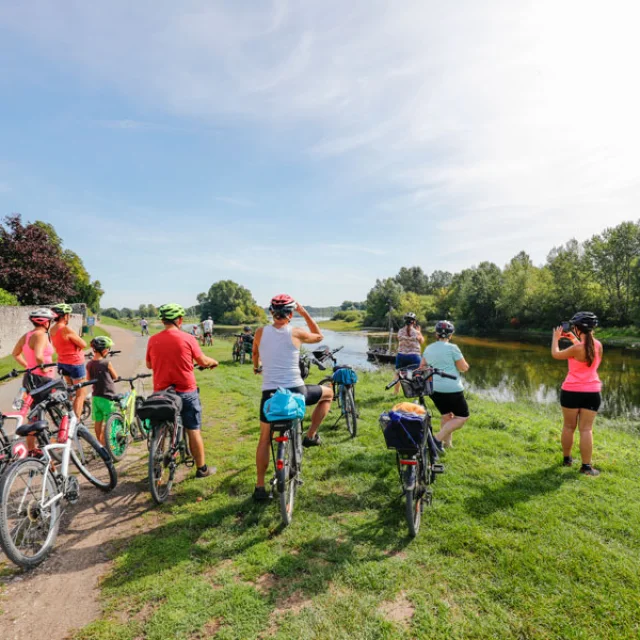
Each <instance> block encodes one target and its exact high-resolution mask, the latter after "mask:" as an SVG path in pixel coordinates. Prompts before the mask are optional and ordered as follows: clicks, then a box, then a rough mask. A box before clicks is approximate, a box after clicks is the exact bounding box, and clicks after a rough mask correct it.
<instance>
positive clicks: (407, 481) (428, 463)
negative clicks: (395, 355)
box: [380, 367, 455, 538]
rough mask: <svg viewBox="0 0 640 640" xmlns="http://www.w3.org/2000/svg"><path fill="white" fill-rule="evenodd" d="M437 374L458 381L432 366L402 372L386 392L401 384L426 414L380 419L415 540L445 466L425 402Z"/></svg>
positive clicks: (406, 369) (399, 415) (397, 415)
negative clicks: (392, 452) (437, 477)
mask: <svg viewBox="0 0 640 640" xmlns="http://www.w3.org/2000/svg"><path fill="white" fill-rule="evenodd" d="M434 375H439V376H441V377H443V378H452V379H455V376H452V375H450V374H448V373H445V372H444V371H441V370H440V369H434V368H432V367H427V368H426V369H417V368H415V367H407V368H404V369H399V370H398V371H397V377H396V379H395V380H394V381H393V382H390V383H389V384H388V385H386V386H385V389H386V390H389V389H391V388H392V387H394V386H395V385H396V384H397V383H398V382H399V383H400V385H401V386H402V391H403V393H404V395H405V397H407V398H418V403H419V405H420V406H421V407H422V408H423V409H424V414H417V413H415V414H414V413H411V414H399V413H394V412H393V411H392V412H390V413H383V414H382V415H381V416H380V427H381V428H382V432H383V435H384V438H385V442H386V444H387V448H388V449H395V450H396V465H397V468H398V475H399V476H400V484H401V485H402V494H403V495H404V497H405V517H406V519H407V524H408V525H409V534H410V535H411V537H412V538H415V536H416V535H417V534H418V531H419V529H420V524H421V522H422V513H423V511H424V507H425V505H427V506H430V505H431V504H432V502H433V490H432V488H431V486H432V484H433V483H434V482H435V479H436V475H437V474H439V473H444V465H443V464H441V463H438V462H437V460H438V450H437V448H436V445H435V442H434V439H433V431H432V427H431V413H430V412H429V410H428V408H427V405H426V403H425V399H424V398H425V396H428V395H431V393H432V391H433V386H432V378H433V376H434ZM392 414H393V415H392Z"/></svg>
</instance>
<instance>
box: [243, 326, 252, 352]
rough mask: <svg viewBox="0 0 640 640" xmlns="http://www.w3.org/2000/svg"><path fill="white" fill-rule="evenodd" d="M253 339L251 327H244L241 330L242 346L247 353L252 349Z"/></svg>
mask: <svg viewBox="0 0 640 640" xmlns="http://www.w3.org/2000/svg"><path fill="white" fill-rule="evenodd" d="M253 340H254V338H253V331H251V327H245V328H244V329H243V330H242V346H243V347H244V348H245V350H246V351H247V352H249V353H250V352H251V351H252V350H253Z"/></svg>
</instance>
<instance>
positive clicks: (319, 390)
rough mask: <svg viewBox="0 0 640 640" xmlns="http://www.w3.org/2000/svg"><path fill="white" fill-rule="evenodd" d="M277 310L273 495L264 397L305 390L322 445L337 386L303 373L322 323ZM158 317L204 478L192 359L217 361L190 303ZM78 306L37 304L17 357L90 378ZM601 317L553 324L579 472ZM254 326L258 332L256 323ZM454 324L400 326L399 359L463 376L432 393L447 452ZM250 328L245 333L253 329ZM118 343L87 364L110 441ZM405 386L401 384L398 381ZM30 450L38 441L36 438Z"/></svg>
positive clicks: (260, 486) (458, 364)
mask: <svg viewBox="0 0 640 640" xmlns="http://www.w3.org/2000/svg"><path fill="white" fill-rule="evenodd" d="M269 310H270V313H271V316H272V320H273V322H272V324H268V325H266V326H263V327H261V328H259V329H258V330H257V331H256V334H255V336H252V339H253V348H252V360H253V367H254V369H253V370H254V373H255V374H256V375H262V377H263V379H262V397H261V402H260V410H259V420H260V436H259V439H258V445H257V450H256V472H257V480H256V485H255V489H254V493H253V498H254V499H255V500H256V501H266V500H269V499H270V498H271V494H270V493H269V492H268V491H267V489H266V488H265V475H266V471H267V468H268V466H269V455H270V426H269V423H268V421H267V418H266V416H265V413H264V406H265V403H266V401H267V400H268V399H269V398H270V397H271V396H272V395H273V394H274V393H275V391H276V390H277V389H278V388H284V389H288V390H290V391H292V392H295V393H299V394H301V395H303V396H304V399H305V403H306V405H307V406H314V405H315V408H314V410H313V413H312V415H311V421H310V425H309V429H308V431H307V433H306V434H305V435H304V439H303V442H302V444H303V446H304V447H316V446H319V445H320V444H321V439H320V437H319V435H318V430H319V427H320V425H321V424H322V422H323V420H324V419H325V417H326V416H327V414H328V412H329V410H330V408H331V402H332V400H333V391H332V389H331V387H328V386H320V385H305V383H304V380H303V379H302V376H301V372H300V366H299V360H300V348H301V346H302V345H303V344H317V343H320V342H321V341H322V340H323V335H322V331H321V330H320V328H319V326H318V324H317V323H316V322H315V320H314V319H313V318H312V317H311V315H310V314H309V313H308V311H307V310H306V309H305V308H304V307H303V306H302V305H300V304H299V303H297V302H296V301H295V300H294V299H293V298H292V297H291V296H289V295H286V294H281V295H278V296H276V297H274V298H273V299H272V300H271V303H270V306H269ZM158 311H159V318H160V321H161V322H162V324H163V330H162V331H160V332H159V333H157V334H155V335H153V336H151V337H150V338H149V341H148V343H147V351H146V358H145V360H146V366H147V367H148V368H149V369H151V370H152V372H153V388H154V391H161V390H164V389H167V388H168V387H173V388H174V389H175V391H176V393H177V394H178V395H179V396H180V397H181V399H182V411H181V417H182V422H183V425H184V427H185V430H186V433H187V436H188V440H189V447H190V450H191V452H192V454H193V457H194V459H195V464H196V477H197V478H206V477H208V476H210V475H212V474H213V473H215V472H216V468H215V467H213V466H208V465H207V463H206V457H205V447H204V443H203V440H202V435H201V426H202V405H201V402H200V397H199V391H198V386H197V383H196V378H195V374H194V365H198V366H200V367H202V368H214V367H217V366H218V362H217V361H216V360H214V359H213V358H210V357H208V356H206V355H205V354H204V353H203V352H202V349H201V346H200V343H199V341H198V339H197V337H196V336H195V335H193V334H190V333H187V332H185V331H183V330H182V326H183V320H184V317H185V315H186V312H185V309H184V308H183V307H182V306H180V305H178V304H174V303H170V304H165V305H163V306H161V307H160V308H159V310H158ZM71 313H72V308H71V306H70V305H68V304H64V303H61V304H57V305H55V306H53V307H51V308H49V309H47V308H42V309H37V310H36V311H32V312H31V313H30V314H29V320H30V321H31V323H32V325H33V329H32V330H30V331H28V332H27V333H25V334H24V335H23V336H22V337H21V338H20V339H19V340H18V342H17V343H16V345H15V348H14V350H13V357H14V358H15V360H16V361H17V362H18V363H19V364H20V365H21V366H22V367H24V368H32V367H38V366H41V365H44V364H49V363H51V362H52V360H53V354H54V351H55V353H56V354H57V357H58V360H57V364H58V370H59V373H60V374H61V375H62V376H63V377H64V379H65V381H66V382H67V383H68V384H76V383H78V382H82V381H84V380H86V379H87V377H86V376H87V371H86V367H85V353H84V350H85V349H86V347H87V344H86V343H85V341H84V340H83V339H82V338H81V337H80V336H78V334H77V333H76V332H75V331H74V330H73V329H72V328H71V327H70V326H69V323H70V319H71ZM294 313H298V314H299V315H300V316H301V317H302V318H303V319H304V321H305V323H306V327H295V326H292V324H291V321H292V319H293V315H294ZM210 320H211V319H210V318H208V319H207V320H205V321H204V322H203V327H204V329H205V331H208V330H210V331H211V332H213V321H212V320H211V322H210V323H209V322H208V321H210ZM597 325H598V319H597V318H596V317H595V315H594V314H592V313H589V312H579V313H577V314H576V315H575V316H574V317H573V318H572V319H571V321H569V322H568V323H564V326H560V327H557V328H556V329H554V332H553V340H552V347H551V353H552V356H553V357H554V358H556V359H560V360H567V361H568V364H569V373H568V375H567V378H566V380H565V382H564V383H563V385H562V392H561V405H562V411H563V417H564V426H563V431H562V448H563V452H564V460H563V463H564V464H565V465H566V466H571V464H572V463H573V460H572V457H571V450H572V446H573V438H574V433H575V430H576V428H579V433H580V453H581V457H582V466H581V468H580V472H581V473H584V474H586V475H591V476H596V475H598V474H599V471H598V470H596V469H594V468H593V466H592V464H591V456H592V450H593V436H592V427H593V422H594V420H595V417H596V415H597V411H598V408H599V406H600V390H601V383H600V379H599V377H598V373H597V371H598V366H599V364H600V362H601V359H602V345H601V343H600V342H599V341H598V340H595V339H594V338H593V333H592V332H593V329H594V328H595V327H596V326H597ZM245 329H249V331H248V335H251V331H250V328H248V327H247V328H245ZM454 331H455V328H454V326H453V324H452V323H451V322H449V321H447V320H442V321H440V322H438V323H437V324H436V326H435V335H436V341H435V342H433V343H432V344H430V345H429V346H427V347H426V349H424V350H423V349H422V347H423V345H424V343H425V339H424V336H423V335H422V332H421V330H420V326H419V325H418V323H417V319H416V316H415V315H414V314H413V313H409V314H407V315H406V316H405V318H404V326H403V327H402V328H401V329H400V330H399V332H398V343H399V350H398V354H397V358H396V368H397V369H401V368H406V367H414V368H424V367H426V366H430V367H435V368H438V369H440V370H442V371H444V372H446V373H449V374H451V375H454V376H455V380H450V379H446V378H440V377H437V376H436V377H434V378H435V379H434V380H433V394H432V396H431V397H432V399H433V402H434V404H435V406H436V408H437V409H438V411H439V413H440V415H441V426H440V430H439V432H438V433H437V434H436V438H435V444H436V447H437V448H438V449H439V450H440V451H441V452H442V451H444V449H445V448H449V447H452V446H453V443H452V435H453V432H454V431H456V430H458V429H460V428H461V427H462V426H463V425H464V424H465V422H466V421H467V420H468V419H469V408H468V405H467V401H466V399H465V396H464V390H463V384H462V380H461V377H460V374H461V373H464V372H465V371H467V370H468V369H469V364H468V363H467V361H466V360H465V358H464V356H463V355H462V352H461V351H460V349H459V347H458V346H457V345H455V344H453V343H452V342H451V338H452V336H453V334H454ZM245 333H247V332H246V331H245ZM562 338H566V339H569V340H570V341H571V342H572V346H571V347H569V348H568V349H565V350H561V349H560V348H559V341H560V340H561V339H562ZM112 346H113V342H112V340H111V339H110V338H108V337H106V336H97V337H95V338H93V339H92V341H91V347H92V349H93V359H92V361H91V363H90V364H89V373H90V377H91V379H96V380H98V383H97V384H96V385H95V388H94V392H93V400H92V414H93V419H94V421H95V429H96V436H97V437H98V439H99V440H100V441H101V442H102V443H104V432H103V431H104V430H103V424H104V422H105V420H106V419H107V417H108V414H109V412H110V411H111V410H112V402H113V398H115V395H116V394H115V388H114V386H113V383H114V382H115V381H117V379H118V376H117V373H116V371H115V369H114V368H113V365H112V364H111V361H110V359H108V358H107V356H108V353H109V350H110V349H111V347H112ZM53 375H54V372H53V369H52V368H45V369H36V371H35V372H34V376H35V377H36V379H40V378H42V380H41V382H42V383H44V382H48V381H49V380H50V378H51V377H52V376H53ZM83 391H84V389H79V390H78V392H77V394H76V397H75V399H74V411H75V412H76V414H77V415H81V413H82V406H83V403H84V400H85V394H84V393H83ZM396 392H397V390H396ZM27 446H28V447H30V448H31V449H32V448H33V446H35V445H34V443H33V442H28V443H27Z"/></svg>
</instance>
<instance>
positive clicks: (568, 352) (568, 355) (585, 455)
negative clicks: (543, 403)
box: [551, 311, 602, 476]
mask: <svg viewBox="0 0 640 640" xmlns="http://www.w3.org/2000/svg"><path fill="white" fill-rule="evenodd" d="M569 325H570V327H569V328H570V331H565V329H564V328H563V327H562V326H560V327H556V328H555V329H554V331H553V339H552V341H551V356H552V357H553V358H555V359H556V360H568V364H569V373H567V377H566V378H565V380H564V382H563V383H562V389H561V391H560V405H561V406H562V415H563V417H564V427H563V429H562V451H563V455H564V463H563V464H564V466H565V467H570V466H571V465H572V464H573V458H572V457H571V449H572V448H573V435H574V433H575V430H576V427H578V428H579V430H580V456H581V457H582V467H581V468H580V473H584V474H585V475H588V476H597V475H600V472H599V471H598V470H597V469H594V468H593V467H592V466H591V455H592V453H593V422H594V420H595V419H596V415H598V409H599V408H600V402H601V397H600V391H601V389H602V382H600V378H599V377H598V367H599V366H600V362H601V361H602V344H600V342H599V341H598V340H596V339H595V338H594V337H593V330H594V329H595V328H596V327H597V326H598V318H596V316H595V315H594V314H593V313H591V312H590V311H578V313H576V314H575V315H574V316H573V318H571V320H570V321H569ZM561 337H566V338H569V340H571V342H573V345H572V346H571V347H569V348H568V349H564V350H562V351H560V348H559V347H558V342H559V340H560V338H561Z"/></svg>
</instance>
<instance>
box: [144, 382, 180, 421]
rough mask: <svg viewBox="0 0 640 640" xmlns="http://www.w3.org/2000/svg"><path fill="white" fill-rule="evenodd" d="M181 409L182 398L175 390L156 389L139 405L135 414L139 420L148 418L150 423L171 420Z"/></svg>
mask: <svg viewBox="0 0 640 640" xmlns="http://www.w3.org/2000/svg"><path fill="white" fill-rule="evenodd" d="M181 411H182V398H181V397H180V396H179V395H178V394H177V393H176V392H175V391H167V390H165V391H156V392H155V393H152V394H151V395H150V396H148V397H147V398H145V399H144V400H143V401H142V402H141V403H140V405H139V407H138V410H137V414H138V417H139V418H140V420H149V422H151V423H152V424H159V423H161V422H173V421H174V420H175V419H176V418H177V417H178V415H179V414H180V412H181Z"/></svg>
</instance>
